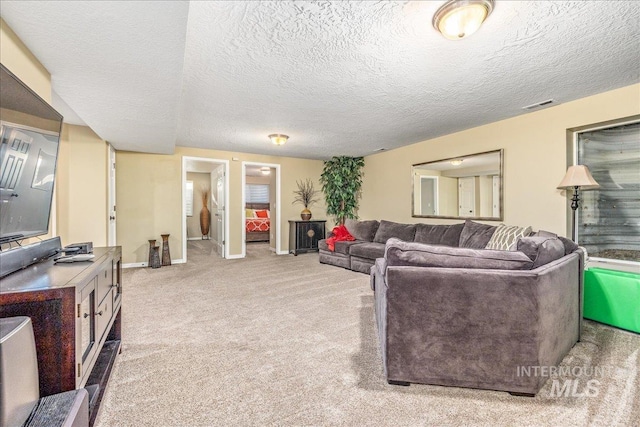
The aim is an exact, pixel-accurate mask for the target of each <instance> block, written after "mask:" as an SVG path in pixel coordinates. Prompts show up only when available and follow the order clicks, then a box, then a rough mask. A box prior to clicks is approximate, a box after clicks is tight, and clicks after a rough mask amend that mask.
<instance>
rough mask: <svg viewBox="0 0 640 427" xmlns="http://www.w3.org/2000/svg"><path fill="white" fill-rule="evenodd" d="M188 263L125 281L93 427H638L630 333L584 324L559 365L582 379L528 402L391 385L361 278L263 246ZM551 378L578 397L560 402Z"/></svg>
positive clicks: (200, 253) (201, 253)
mask: <svg viewBox="0 0 640 427" xmlns="http://www.w3.org/2000/svg"><path fill="white" fill-rule="evenodd" d="M188 256H189V262H188V263H187V264H181V265H174V266H171V267H162V268H160V269H156V270H153V269H148V268H145V269H130V270H125V272H124V277H123V281H124V296H123V308H122V310H123V331H122V334H123V350H122V354H120V356H119V357H118V359H117V361H116V364H115V366H114V370H113V373H112V376H111V380H110V383H109V386H108V389H107V392H106V394H105V397H104V400H103V404H102V407H101V410H100V414H99V417H98V421H97V424H96V425H98V426H102V427H106V426H263V425H278V426H289V425H293V426H301V425H305V426H308V425H313V426H323V425H343V426H387V425H388V426H427V425H438V426H445V425H465V426H467V425H484V426H513V425H518V426H538V425H540V426H574V425H575V426H634V425H635V426H637V425H640V397H639V396H638V394H639V393H640V376H639V374H638V370H639V365H640V355H639V352H640V350H639V348H640V336H639V335H637V334H633V333H630V332H625V331H622V330H618V329H615V328H610V327H608V326H604V325H600V324H597V323H594V322H589V321H586V322H585V325H584V331H583V340H582V342H580V343H578V344H577V345H576V346H575V347H574V348H573V350H572V351H571V353H570V354H569V355H568V356H567V357H566V358H565V360H564V361H563V366H565V367H571V368H577V369H578V370H580V371H581V372H582V373H579V372H578V373H577V375H578V377H575V376H573V375H569V376H564V377H558V376H552V377H551V379H550V380H548V381H547V383H546V384H545V386H544V388H543V389H542V390H541V392H540V393H539V394H538V395H537V396H536V397H535V398H527V397H514V396H511V395H509V394H508V393H504V392H494V391H483V390H472V389H463V388H453V387H438V386H428V385H415V384H413V385H411V386H410V387H399V386H390V385H387V384H386V382H385V380H384V376H383V372H382V364H381V360H380V356H379V350H378V344H377V338H376V332H375V325H374V320H373V293H372V292H371V290H370V288H369V277H368V276H366V275H364V274H360V273H354V272H351V271H347V270H343V269H341V268H336V267H331V266H326V265H321V264H319V263H318V255H317V254H303V255H299V256H297V257H294V256H276V255H273V254H272V253H271V252H270V251H269V249H268V247H267V245H265V244H258V245H256V244H250V245H248V248H247V257H246V258H245V259H242V260H221V259H220V258H218V257H217V256H215V255H212V251H211V247H210V242H208V241H190V242H189V253H188ZM593 367H599V368H602V369H600V370H599V372H595V373H594V372H593V369H592V368H593ZM589 369H592V373H589ZM603 371H604V372H605V373H604V374H603ZM574 373H576V370H575V369H574ZM554 379H557V380H560V381H564V380H567V379H568V380H571V381H573V383H576V384H578V388H577V389H576V394H575V395H574V394H573V392H568V391H567V394H568V396H565V395H562V396H561V397H554V396H556V395H557V393H556V392H557V391H558V390H555V391H554V390H552V383H553V382H554V381H553V380H554ZM591 379H593V380H595V381H597V384H596V383H592V384H591V387H590V388H587V387H586V381H587V380H591ZM574 380H579V381H578V382H575V381H574ZM570 384H571V383H570ZM580 394H583V395H582V396H579V395H580Z"/></svg>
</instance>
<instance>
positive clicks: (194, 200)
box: [182, 156, 229, 261]
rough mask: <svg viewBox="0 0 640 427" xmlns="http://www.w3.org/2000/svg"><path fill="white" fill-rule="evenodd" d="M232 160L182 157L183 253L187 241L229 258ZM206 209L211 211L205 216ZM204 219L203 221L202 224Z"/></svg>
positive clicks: (216, 254)
mask: <svg viewBox="0 0 640 427" xmlns="http://www.w3.org/2000/svg"><path fill="white" fill-rule="evenodd" d="M228 169H229V161H228V160H218V159H209V158H206V157H189V156H183V157H182V217H183V223H182V253H183V254H184V260H185V261H186V260H187V255H188V251H187V249H188V246H187V241H188V240H192V241H200V242H201V245H206V246H207V247H210V249H211V253H212V254H214V255H215V256H219V257H221V258H229V242H228V236H229V224H228V220H227V213H226V212H227V209H226V207H227V206H228V204H229V178H228V173H227V171H228ZM203 206H204V207H206V208H207V209H206V210H208V213H209V215H208V218H207V215H206V214H201V212H202V211H203ZM201 220H202V221H201Z"/></svg>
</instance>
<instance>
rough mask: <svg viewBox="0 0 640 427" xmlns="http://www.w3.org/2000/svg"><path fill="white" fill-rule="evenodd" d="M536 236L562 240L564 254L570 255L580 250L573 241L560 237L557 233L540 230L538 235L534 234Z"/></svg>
mask: <svg viewBox="0 0 640 427" xmlns="http://www.w3.org/2000/svg"><path fill="white" fill-rule="evenodd" d="M533 235H534V236H541V237H557V238H558V239H560V241H561V242H562V244H563V245H564V254H565V255H569V254H570V253H573V252H575V251H576V250H577V249H578V244H577V243H576V242H574V241H573V240H571V239H567V238H566V237H562V236H558V235H557V234H556V233H552V232H550V231H544V230H540V231H538V232H537V233H535V234H533Z"/></svg>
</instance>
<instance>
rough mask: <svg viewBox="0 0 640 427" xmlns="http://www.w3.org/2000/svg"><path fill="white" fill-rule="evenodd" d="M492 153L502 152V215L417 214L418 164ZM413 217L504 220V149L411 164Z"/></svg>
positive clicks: (422, 164)
mask: <svg viewBox="0 0 640 427" xmlns="http://www.w3.org/2000/svg"><path fill="white" fill-rule="evenodd" d="M491 153H500V197H499V199H500V216H498V217H493V216H492V217H486V216H453V215H451V216H450V215H417V214H415V213H414V212H415V191H414V188H415V186H414V183H413V180H414V170H415V168H416V167H417V166H424V165H429V164H433V163H440V162H446V161H451V160H456V159H464V158H468V157H474V156H479V155H483V154H491ZM411 217H412V218H441V219H464V220H467V219H473V220H482V221H503V220H504V149H502V148H501V149H499V150H491V151H485V152H482V153H473V154H467V155H462V156H455V157H450V158H447V159H439V160H433V161H429V162H423V163H416V164H413V165H411Z"/></svg>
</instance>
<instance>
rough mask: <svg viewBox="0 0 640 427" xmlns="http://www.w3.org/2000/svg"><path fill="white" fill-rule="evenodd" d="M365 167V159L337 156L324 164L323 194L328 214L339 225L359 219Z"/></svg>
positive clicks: (321, 176)
mask: <svg viewBox="0 0 640 427" xmlns="http://www.w3.org/2000/svg"><path fill="white" fill-rule="evenodd" d="M363 166H364V158H363V157H347V156H335V157H332V158H331V160H327V161H325V162H324V167H323V169H322V175H320V183H321V184H322V192H323V193H324V197H325V201H326V205H327V214H328V215H331V216H333V217H334V218H335V220H336V223H338V224H344V221H345V220H346V219H347V218H352V219H357V218H358V215H357V211H358V202H359V200H360V188H361V187H362V175H363V171H362V167H363Z"/></svg>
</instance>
